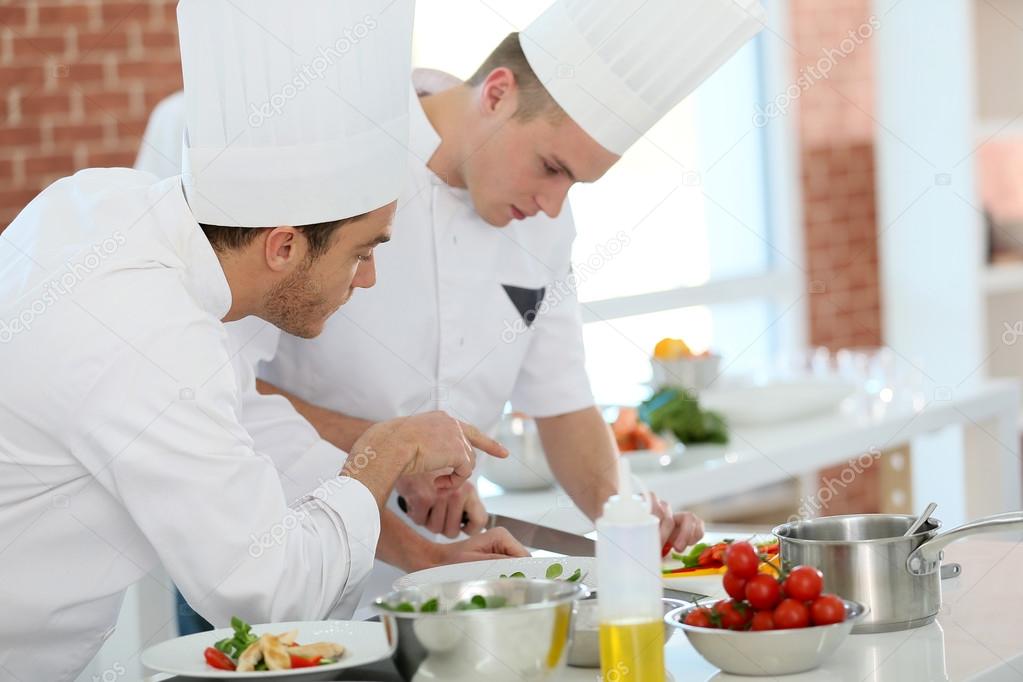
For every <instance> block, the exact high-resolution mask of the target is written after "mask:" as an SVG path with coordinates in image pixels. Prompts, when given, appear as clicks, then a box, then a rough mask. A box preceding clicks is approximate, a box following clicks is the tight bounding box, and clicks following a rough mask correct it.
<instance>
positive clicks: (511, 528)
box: [487, 514, 597, 556]
mask: <svg viewBox="0 0 1023 682" xmlns="http://www.w3.org/2000/svg"><path fill="white" fill-rule="evenodd" d="M498 527H500V528H504V529H506V530H507V531H508V532H509V533H511V534H512V537H514V538H515V539H516V540H518V541H519V542H521V543H522V544H523V545H525V546H526V547H532V548H533V549H543V550H546V551H548V552H556V553H557V554H564V555H565V556H595V555H596V548H597V546H596V543H595V542H594V541H593V540H590V539H589V538H586V537H583V536H582V535H575V534H574V533H566V532H565V531H563V530H558V529H556V528H549V527H547V526H541V525H538V524H535V523H530V522H528V521H523V520H521V519H515V518H512V517H510V516H502V515H501V514H491V515H490V518H489V519H488V521H487V528H488V529H489V528H498Z"/></svg>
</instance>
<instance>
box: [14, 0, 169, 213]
mask: <svg viewBox="0 0 1023 682" xmlns="http://www.w3.org/2000/svg"><path fill="white" fill-rule="evenodd" d="M176 6H177V2H176V0H144V1H143V0H138V1H136V2H127V1H123V0H122V1H121V2H118V1H116V0H27V1H17V2H3V3H0V93H3V94H2V95H0V230H2V229H3V228H4V227H6V226H7V224H8V223H10V221H11V220H12V219H13V218H14V216H15V215H16V214H17V213H18V211H20V210H21V209H22V208H23V207H24V206H25V204H27V203H28V202H29V200H31V199H32V197H34V196H35V195H36V194H37V193H38V192H39V191H40V190H42V189H43V188H44V187H46V186H47V185H48V184H50V183H51V182H53V181H54V180H56V179H57V178H60V177H63V176H65V175H69V174H71V173H73V172H74V171H76V170H78V169H81V168H89V167H97V166H130V165H132V163H133V162H134V160H135V154H136V152H137V150H138V145H139V141H140V139H141V137H142V132H143V130H144V129H145V124H146V120H147V119H148V116H149V112H150V111H151V110H152V108H153V107H154V106H155V105H156V103H157V102H159V101H160V100H161V99H162V98H163V97H165V96H167V95H168V94H170V93H172V92H174V91H175V90H178V89H180V88H181V66H180V62H179V58H178V45H177V22H176V20H175V7H176Z"/></svg>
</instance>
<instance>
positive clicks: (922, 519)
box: [902, 502, 938, 538]
mask: <svg viewBox="0 0 1023 682" xmlns="http://www.w3.org/2000/svg"><path fill="white" fill-rule="evenodd" d="M937 508H938V505H937V503H935V502H931V503H930V504H929V505H927V509H924V511H923V513H922V514H920V516H918V517H916V521H914V522H913V525H911V526H910V527H909V530H907V531H906V532H905V533H903V534H902V537H904V538H905V537H909V536H910V535H913V534H914V533H916V532H917V531H918V530H920V526H922V525H924V524H925V523H927V519H929V518H931V514H933V513H934V510H935V509H937Z"/></svg>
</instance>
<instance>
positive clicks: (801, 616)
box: [772, 599, 810, 630]
mask: <svg viewBox="0 0 1023 682" xmlns="http://www.w3.org/2000/svg"><path fill="white" fill-rule="evenodd" d="M772 616H773V618H774V627H775V628H776V629H778V630H788V629H790V628H805V627H806V626H807V625H809V624H810V609H808V608H806V604H804V603H803V602H801V601H799V600H798V599H783V600H782V602H781V603H780V604H778V606H776V607H775V608H774V612H773V613H772Z"/></svg>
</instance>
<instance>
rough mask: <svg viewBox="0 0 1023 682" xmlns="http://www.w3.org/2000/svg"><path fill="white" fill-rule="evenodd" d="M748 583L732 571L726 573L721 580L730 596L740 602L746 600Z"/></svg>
mask: <svg viewBox="0 0 1023 682" xmlns="http://www.w3.org/2000/svg"><path fill="white" fill-rule="evenodd" d="M746 582H747V581H746V579H745V578H739V577H737V576H736V575H735V574H734V573H732V572H731V571H726V572H725V577H724V578H722V579H721V583H722V584H723V585H724V586H725V592H727V593H728V596H729V597H731V598H732V599H737V600H739V601H742V600H743V599H745V598H746Z"/></svg>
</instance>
